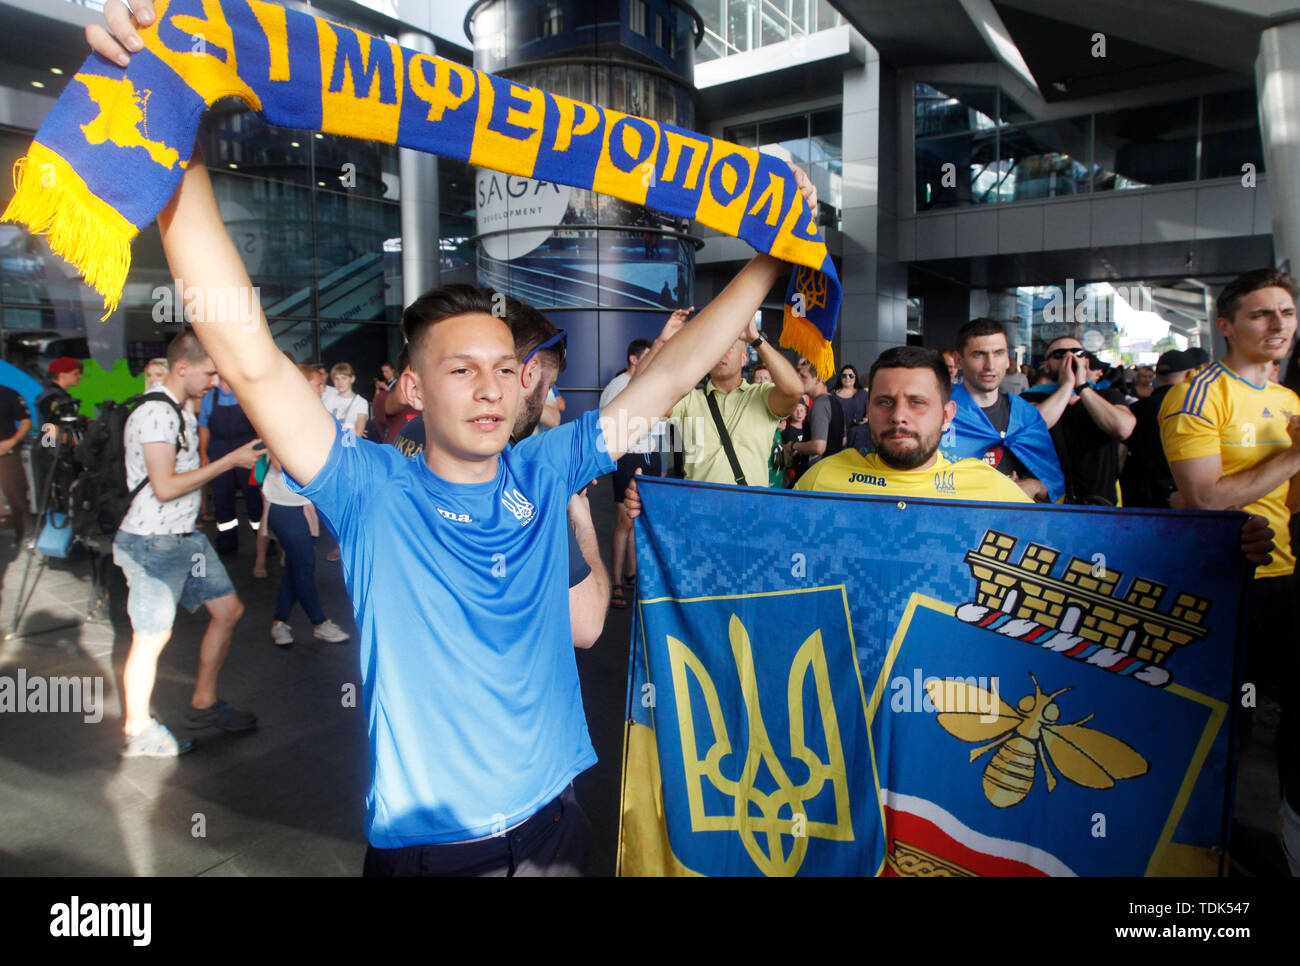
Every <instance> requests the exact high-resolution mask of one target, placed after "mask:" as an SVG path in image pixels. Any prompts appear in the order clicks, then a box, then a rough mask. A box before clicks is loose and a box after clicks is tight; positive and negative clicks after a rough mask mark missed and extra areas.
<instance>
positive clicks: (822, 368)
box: [781, 305, 835, 382]
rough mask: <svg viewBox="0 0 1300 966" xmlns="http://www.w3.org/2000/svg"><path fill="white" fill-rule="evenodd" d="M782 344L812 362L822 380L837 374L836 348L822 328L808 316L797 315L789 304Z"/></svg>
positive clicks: (825, 380)
mask: <svg viewBox="0 0 1300 966" xmlns="http://www.w3.org/2000/svg"><path fill="white" fill-rule="evenodd" d="M781 346H782V347H783V348H786V349H792V350H794V351H795V352H797V353H799V355H801V356H803V357H804V358H805V359H807V360H808V361H809V362H811V363H812V366H813V368H814V369H816V370H817V375H818V377H819V378H820V379H821V380H822V382H829V381H830V378H831V376H833V375H835V350H834V349H833V348H831V344H830V342H828V341H827V339H826V337H825V336H823V335H822V334H821V330H820V329H818V328H817V326H815V325H813V324H812V323H811V322H809V321H808V320H807V319H806V318H804V317H803V316H800V315H795V314H794V311H793V310H792V309H791V308H790V306H789V305H787V306H786V307H785V320H784V322H783V324H782V326H781Z"/></svg>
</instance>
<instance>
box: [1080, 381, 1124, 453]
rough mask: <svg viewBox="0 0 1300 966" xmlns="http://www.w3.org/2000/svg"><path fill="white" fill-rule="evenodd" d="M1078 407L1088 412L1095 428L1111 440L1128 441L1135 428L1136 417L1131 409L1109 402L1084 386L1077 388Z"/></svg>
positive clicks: (1090, 388) (1089, 387)
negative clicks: (1095, 425)
mask: <svg viewBox="0 0 1300 966" xmlns="http://www.w3.org/2000/svg"><path fill="white" fill-rule="evenodd" d="M1079 405H1081V406H1082V407H1083V408H1084V409H1086V410H1088V415H1089V416H1091V417H1092V421H1093V422H1094V423H1096V424H1097V428H1098V429H1100V430H1101V431H1102V432H1103V433H1105V434H1106V435H1107V436H1110V437H1112V438H1113V439H1120V440H1123V439H1128V438H1129V437H1130V436H1132V435H1133V430H1134V429H1136V428H1137V417H1136V416H1134V415H1133V411H1132V410H1131V409H1129V408H1128V407H1127V406H1120V405H1118V404H1117V403H1113V402H1111V401H1110V400H1108V399H1106V397H1104V396H1103V395H1102V394H1101V393H1099V392H1097V390H1095V389H1093V388H1092V387H1091V386H1088V385H1086V384H1085V385H1084V386H1081V387H1080V388H1079Z"/></svg>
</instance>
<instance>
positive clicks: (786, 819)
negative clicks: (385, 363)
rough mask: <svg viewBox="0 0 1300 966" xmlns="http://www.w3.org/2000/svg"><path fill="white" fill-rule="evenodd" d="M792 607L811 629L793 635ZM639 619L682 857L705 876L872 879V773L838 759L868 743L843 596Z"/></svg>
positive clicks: (671, 819)
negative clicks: (648, 641)
mask: <svg viewBox="0 0 1300 966" xmlns="http://www.w3.org/2000/svg"><path fill="white" fill-rule="evenodd" d="M790 596H796V597H797V598H798V601H797V604H796V603H795V602H792V601H791V600H789V599H786V600H782V598H788V597H790ZM796 606H797V607H798V609H799V610H800V611H801V612H802V613H804V614H808V615H809V617H810V618H812V619H810V620H809V621H807V622H806V623H805V622H803V621H801V622H800V626H799V627H798V628H797V629H796V628H795V627H794V626H793V625H792V624H791V622H790V621H789V620H788V614H789V612H790V610H792V609H793V608H795V607H796ZM682 609H689V610H690V611H691V613H690V615H689V617H688V619H687V620H686V621H685V622H684V623H679V622H678V621H677V620H675V619H674V618H675V616H677V614H679V613H680V611H681V610H682ZM643 611H649V612H650V613H651V614H652V615H653V616H652V617H651V618H648V619H647V621H646V630H647V632H648V633H649V634H653V636H654V638H655V640H654V644H653V645H652V647H651V650H652V651H653V655H652V657H651V660H650V663H649V672H650V682H649V683H651V685H652V687H651V690H652V692H653V693H654V695H655V701H654V718H655V726H656V731H657V733H658V737H659V754H660V760H661V762H662V764H663V768H664V770H665V773H666V772H667V771H668V769H670V768H671V769H672V771H673V777H674V781H673V782H672V786H673V793H671V794H667V795H666V800H665V802H664V806H665V812H666V813H667V816H666V817H667V820H668V828H669V836H670V838H672V848H673V852H674V854H675V855H676V857H677V858H678V859H680V860H681V862H682V863H683V864H684V865H686V866H687V867H688V868H689V869H691V870H692V871H696V872H701V873H704V874H709V875H724V874H732V875H734V874H748V875H753V874H762V875H768V876H789V875H797V874H800V873H802V874H805V875H807V874H812V875H818V874H822V875H825V874H837V873H839V874H844V873H855V872H857V873H866V874H872V873H874V872H875V871H876V870H875V867H874V866H871V867H868V865H869V861H868V859H867V856H869V854H870V852H871V851H872V850H871V848H870V846H869V845H868V847H867V848H866V850H865V851H864V849H863V846H864V845H867V844H868V843H870V842H871V841H872V839H873V836H877V835H878V832H879V824H880V817H879V813H878V809H876V807H875V803H876V790H875V788H874V787H873V785H874V778H873V774H872V768H871V762H870V761H869V756H861V755H857V756H853V757H851V758H850V757H849V756H846V753H845V747H846V746H847V747H849V748H852V749H863V748H866V747H867V746H868V745H869V741H870V738H869V735H868V734H867V730H866V726H865V722H866V718H865V707H866V705H865V697H864V695H863V690H862V685H861V680H860V677H859V674H858V668H857V663H856V657H855V654H854V649H853V645H852V633H851V631H850V629H849V626H848V621H847V609H846V606H845V601H844V596H843V589H842V588H839V587H823V588H815V589H813V590H810V591H808V592H806V593H802V594H797V595H780V596H779V597H773V596H770V595H768V596H758V597H755V598H750V599H745V598H744V597H743V596H742V597H740V598H729V599H718V600H698V601H668V600H659V601H646V602H644V603H643ZM780 614H786V615H787V620H785V621H781V620H779V619H778V615H780ZM704 628H707V629H708V631H707V633H705V634H703V635H701V633H700V632H701V631H702V630H704ZM665 777H666V776H665ZM668 787H669V786H668V783H665V789H666V791H667V789H668ZM873 810H874V811H875V815H874V818H873V815H872V813H873ZM873 821H874V823H875V826H876V827H875V828H874V829H873V827H872V822H873Z"/></svg>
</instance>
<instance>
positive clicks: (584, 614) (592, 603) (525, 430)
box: [393, 286, 610, 648]
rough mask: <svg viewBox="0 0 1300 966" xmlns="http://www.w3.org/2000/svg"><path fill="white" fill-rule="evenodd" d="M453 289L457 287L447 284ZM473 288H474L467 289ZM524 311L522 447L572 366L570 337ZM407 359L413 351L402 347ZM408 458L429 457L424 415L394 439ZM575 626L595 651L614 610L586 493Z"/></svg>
mask: <svg viewBox="0 0 1300 966" xmlns="http://www.w3.org/2000/svg"><path fill="white" fill-rule="evenodd" d="M445 287H447V288H450V287H451V286H445ZM461 287H462V288H466V289H470V286H461ZM520 306H521V308H520V310H519V311H518V312H515V313H513V314H512V315H510V316H509V317H507V318H506V323H507V324H508V325H509V326H510V332H511V335H512V337H513V338H514V342H515V355H516V356H518V357H519V358H520V359H523V360H525V361H524V364H523V365H522V366H521V367H520V387H521V389H522V392H521V393H520V396H519V408H518V410H517V411H516V414H515V423H514V428H513V429H512V430H511V431H510V442H511V444H512V445H517V444H518V443H519V442H520V441H521V440H524V439H527V438H528V437H529V436H532V435H533V430H535V429H536V428H537V425H538V422H539V420H540V419H541V414H542V409H543V406H542V404H543V402H544V400H545V399H546V395H547V393H548V392H550V390H551V387H552V386H554V385H555V383H556V380H557V379H559V376H560V373H561V372H563V371H564V368H565V365H566V364H567V362H566V358H565V338H564V334H563V333H561V332H560V330H559V329H557V328H556V327H555V326H554V325H553V324H552V323H551V320H550V319H548V318H547V317H546V316H545V315H544V314H543V313H541V312H539V311H537V310H536V309H534V308H533V307H532V306H529V305H524V304H523V303H522V302H521V303H520ZM402 356H403V357H404V358H406V357H407V356H409V352H408V350H407V348H406V347H403V349H402ZM393 443H394V445H395V446H396V447H397V449H398V450H399V451H400V452H401V453H402V454H403V455H405V456H420V455H421V454H423V453H424V417H423V416H416V417H415V418H414V419H412V420H411V421H410V422H408V423H407V424H406V425H405V426H403V427H402V431H401V432H400V433H399V434H398V436H397V438H396V439H395V440H394V441H393ZM567 563H568V568H569V626H570V628H571V630H572V631H573V646H574V647H580V648H588V647H591V646H592V645H593V644H595V643H596V641H597V640H598V639H599V638H600V634H601V631H602V630H603V629H604V627H605V614H606V613H607V612H608V610H609V601H610V593H609V572H608V571H606V570H605V563H604V561H603V560H602V559H601V556H600V546H599V544H598V543H597V541H596V527H595V524H594V523H593V522H592V519H591V504H590V502H589V501H588V498H587V492H586V490H583V491H582V492H580V493H575V494H574V495H573V497H572V499H570V500H569V554H568V560H567Z"/></svg>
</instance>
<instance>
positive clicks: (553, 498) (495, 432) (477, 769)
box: [158, 153, 816, 875]
mask: <svg viewBox="0 0 1300 966" xmlns="http://www.w3.org/2000/svg"><path fill="white" fill-rule="evenodd" d="M797 177H798V179H799V183H800V186H801V188H802V190H803V191H804V194H805V197H806V198H808V200H809V203H810V206H811V207H812V208H813V210H814V211H815V210H816V199H815V194H814V192H813V190H812V186H811V184H810V183H809V182H808V179H807V177H806V176H804V175H803V173H802V172H797ZM158 224H159V228H160V229H161V233H162V239H163V247H164V249H165V251H166V253H167V259H168V262H169V264H170V267H171V269H172V272H173V273H174V274H175V275H176V276H177V277H179V278H184V279H185V281H186V283H187V284H189V285H191V286H199V287H200V288H207V287H209V286H230V285H248V284H249V281H248V275H247V273H246V272H245V270H244V266H243V263H242V262H241V261H240V259H239V255H238V253H237V252H236V250H235V248H234V246H233V244H232V243H231V242H230V239H229V236H228V235H227V234H226V232H225V229H224V227H223V225H222V221H221V216H220V214H219V212H218V210H217V205H216V202H215V200H214V198H213V194H212V188H211V183H210V182H209V180H208V175H207V171H206V169H205V168H204V166H203V162H202V158H201V157H200V156H199V155H198V154H197V153H196V155H195V157H194V159H193V160H192V161H191V163H190V164H189V166H188V168H187V169H186V174H185V176H184V178H183V180H182V183H181V187H180V188H179V189H178V192H177V196H176V197H175V198H174V199H173V200H172V203H171V204H170V205H168V207H167V208H166V209H165V210H164V211H163V213H162V214H161V215H160V216H159V219H158ZM783 270H784V266H783V265H782V263H780V262H778V261H777V260H776V259H774V258H772V257H770V256H767V255H758V256H756V257H755V258H754V259H753V260H752V261H751V262H750V263H749V264H748V265H747V266H746V267H745V268H744V269H743V270H742V271H741V272H740V273H739V275H738V276H737V277H736V278H735V279H734V280H733V281H732V282H731V284H730V285H728V286H727V288H726V289H725V290H724V291H723V292H722V293H721V294H720V295H719V296H718V297H717V298H716V299H715V300H714V301H713V303H712V304H710V305H709V306H708V307H707V308H705V309H704V311H703V312H701V313H700V315H699V316H698V318H697V319H696V320H695V321H694V322H692V323H690V324H689V325H687V326H685V327H684V328H683V329H682V330H681V331H680V332H679V333H677V334H676V335H675V336H674V337H673V339H672V340H671V341H670V342H668V343H667V344H666V345H665V346H664V348H663V349H662V351H661V352H660V353H659V355H658V357H657V358H656V359H655V360H654V362H653V363H652V364H651V365H650V366H648V367H647V368H646V370H645V371H644V372H641V373H638V376H637V378H636V379H635V380H633V381H632V382H631V383H630V384H629V385H628V387H627V388H626V389H625V390H624V391H623V392H622V393H620V394H619V395H618V396H617V397H616V398H615V399H614V400H613V401H612V402H611V403H610V404H609V405H608V406H606V407H605V408H604V409H603V410H601V411H599V412H590V413H587V414H586V415H585V416H583V417H582V418H580V419H577V420H574V421H573V422H571V423H569V424H567V425H564V426H561V427H559V428H557V429H554V430H551V431H550V432H547V433H543V434H542V435H540V436H535V437H531V438H528V439H525V440H523V441H521V442H520V443H518V444H517V445H515V446H508V445H507V443H508V440H509V437H510V432H511V429H512V425H513V422H514V417H515V413H516V408H517V406H516V404H517V400H518V395H519V392H520V381H521V380H520V371H519V370H520V361H519V360H518V359H517V358H516V356H515V350H514V342H513V339H512V336H511V330H510V326H509V325H508V324H507V322H506V320H504V319H502V318H499V317H497V313H496V312H494V310H496V309H498V306H499V305H500V302H501V300H500V297H499V296H498V297H497V298H494V297H493V296H494V293H491V292H488V291H485V290H476V291H471V292H468V293H467V292H465V291H463V290H457V289H435V290H434V291H432V292H429V293H427V294H426V295H424V296H422V297H421V298H419V299H417V300H416V301H415V302H414V303H413V304H412V305H411V306H409V307H408V308H407V309H406V311H405V313H404V314H403V317H402V327H403V331H404V333H405V335H406V337H407V341H408V345H409V349H410V359H411V366H410V368H409V369H407V370H406V371H404V372H403V373H402V375H401V377H400V382H401V388H402V392H403V395H404V396H405V398H406V399H408V400H409V401H410V402H411V404H412V405H413V406H414V407H415V408H417V409H419V410H422V411H423V414H424V420H425V423H424V425H425V447H424V453H423V458H422V459H406V458H405V457H403V456H402V454H401V453H399V452H398V451H397V450H396V449H395V448H393V447H391V446H381V445H377V444H373V443H371V442H369V441H367V440H363V439H358V438H357V437H356V436H355V435H346V436H345V435H344V434H343V433H342V432H341V430H340V429H339V427H338V426H337V424H336V423H335V422H334V420H333V419H331V418H330V416H329V414H328V413H326V412H325V411H324V410H323V409H322V408H321V406H320V403H319V401H318V400H317V399H316V397H315V395H314V394H313V393H312V391H311V387H310V386H309V385H308V384H307V382H306V381H305V380H304V379H303V378H302V377H301V376H300V375H299V374H298V371H297V369H296V367H295V366H294V365H293V363H291V362H290V361H289V360H288V359H286V358H285V356H284V355H283V354H282V353H281V352H280V351H279V349H277V348H276V345H275V342H274V340H273V338H272V336H271V333H270V330H269V329H268V328H267V326H266V325H265V323H264V322H263V323H262V324H261V325H260V326H259V328H258V329H257V330H256V331H255V332H253V333H251V334H250V333H247V332H245V331H242V329H243V328H244V327H243V326H239V325H235V324H234V322H235V321H236V320H233V319H232V320H228V321H223V320H222V319H220V318H213V317H208V315H207V314H205V313H204V312H200V313H199V315H200V317H199V318H196V319H194V320H193V321H194V329H195V332H196V333H197V334H198V336H199V338H200V339H201V340H202V342H203V344H204V346H205V348H207V349H208V351H209V352H210V354H211V356H212V358H213V361H214V362H215V363H216V364H217V366H218V368H219V369H220V371H221V372H222V374H223V375H224V376H225V377H226V378H227V379H228V380H229V381H230V384H231V386H232V387H233V388H234V391H235V393H236V394H237V395H238V396H239V398H240V400H241V401H242V403H243V405H244V407H245V410H246V411H247V413H248V416H249V418H250V419H251V420H252V422H253V425H254V426H255V427H256V428H257V429H258V431H259V432H260V433H261V435H262V438H263V440H264V441H265V442H266V444H267V446H268V447H269V448H270V450H271V452H273V453H274V454H275V455H276V456H277V457H278V458H279V460H280V462H281V463H282V464H283V466H284V469H285V474H286V481H287V482H289V484H290V486H291V488H294V489H296V490H298V491H300V492H301V493H303V494H304V495H305V496H307V497H309V498H310V499H311V500H312V502H313V503H315V504H316V506H317V508H318V509H319V510H320V512H321V514H322V515H323V516H324V517H325V519H326V521H327V522H328V524H329V526H330V528H331V529H332V530H333V531H334V533H335V534H336V535H337V536H338V540H339V545H340V547H341V548H342V560H343V568H344V576H345V579H346V582H347V586H348V592H349V596H350V597H351V599H352V603H353V607H354V609H355V612H356V618H357V626H358V627H359V628H360V631H361V667H362V683H363V689H364V693H365V703H366V713H367V722H368V731H369V740H370V767H371V784H370V791H369V794H368V796H367V801H366V805H367V814H366V835H367V838H368V839H369V842H370V849H369V850H368V852H367V856H366V872H367V873H373V874H380V875H394V874H411V873H415V874H429V873H461V874H476V873H478V874H493V873H495V874H520V873H538V874H552V875H554V874H566V873H574V872H580V871H581V870H582V866H583V864H584V862H585V852H586V846H587V841H588V839H589V829H588V826H587V823H586V819H585V818H584V817H583V816H582V814H581V812H580V811H579V810H578V808H577V805H576V802H575V801H574V800H573V795H572V788H571V784H570V783H571V782H572V780H573V778H574V776H576V775H578V774H579V773H580V772H582V771H584V770H585V769H586V768H588V767H590V766H591V765H592V764H594V763H595V761H596V755H595V752H594V751H593V749H592V746H591V740H590V738H589V737H588V734H587V726H586V720H585V718H584V715H583V708H582V694H581V690H580V688H579V683H578V673H577V664H576V661H575V659H574V652H573V644H572V637H571V633H570V629H569V612H568V596H567V586H566V580H565V574H566V573H567V566H566V558H567V555H568V546H567V540H566V537H565V507H566V505H567V504H568V501H569V498H570V497H571V496H572V495H573V494H574V493H577V492H578V491H579V490H581V489H582V488H583V487H584V486H586V485H587V483H588V482H590V481H591V479H592V478H593V477H597V476H600V475H602V474H604V473H608V472H610V471H611V470H612V469H613V468H614V461H615V460H616V459H617V458H618V457H619V456H621V455H622V454H623V453H624V452H626V451H627V449H628V447H629V446H630V445H631V444H632V443H634V442H635V441H636V440H637V439H638V438H639V437H640V436H643V435H644V434H645V433H646V432H647V431H648V430H649V428H650V427H651V426H652V425H653V424H654V422H655V420H656V419H658V418H659V417H660V416H662V415H663V414H664V413H666V412H668V410H669V409H671V408H672V406H673V404H674V403H675V402H676V401H677V400H678V399H680V398H681V397H682V396H684V395H686V393H687V392H689V391H690V390H691V389H692V388H693V387H694V385H695V383H696V382H698V381H699V380H700V379H701V378H702V377H703V376H704V374H705V372H706V371H707V369H708V362H709V361H711V360H714V359H717V358H719V357H721V355H722V354H723V353H724V352H725V351H726V350H727V349H728V347H730V345H731V344H732V343H733V342H734V341H735V340H736V338H737V337H738V336H739V335H740V333H741V332H742V331H743V330H744V329H745V327H746V326H747V325H748V323H749V320H750V319H751V318H752V316H753V314H754V311H755V310H756V309H757V308H758V307H759V305H760V304H761V303H762V301H763V299H764V297H765V296H766V295H767V294H768V291H769V290H770V289H771V288H772V286H773V285H774V284H775V283H776V281H777V280H778V277H779V275H780V274H781V273H782V272H783ZM223 290H228V289H223ZM200 301H205V300H200ZM215 301H217V300H214V303H215ZM504 307H505V310H506V313H507V315H509V313H512V312H516V311H520V310H521V308H522V307H521V306H520V305H519V303H517V302H514V301H513V300H511V299H508V298H507V299H506V300H505V302H504ZM700 360H704V361H703V362H701V361H700Z"/></svg>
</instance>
